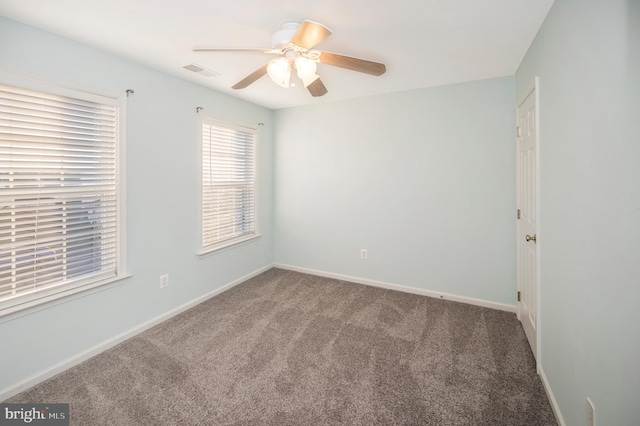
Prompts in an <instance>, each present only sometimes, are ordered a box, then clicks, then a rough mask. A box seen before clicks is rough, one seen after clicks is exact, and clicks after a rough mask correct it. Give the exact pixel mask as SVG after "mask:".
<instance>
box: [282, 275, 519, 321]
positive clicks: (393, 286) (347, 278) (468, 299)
mask: <svg viewBox="0 0 640 426" xmlns="http://www.w3.org/2000/svg"><path fill="white" fill-rule="evenodd" d="M273 266H274V267H276V268H280V269H287V270H290V271H297V272H302V273H305V274H310V275H317V276H320V277H326V278H335V279H337V280H342V281H349V282H353V283H357V284H364V285H369V286H372V287H381V288H386V289H389V290H397V291H402V292H405V293H413V294H419V295H421V296H429V297H435V298H437V299H444V300H451V301H454V302H461V303H467V304H469V305H476V306H482V307H483V308H491V309H497V310H500V311H507V312H514V313H515V312H516V305H507V304H506V303H497V302H490V301H488V300H483V299H474V298H472V297H465V296H458V295H456V294H449V293H440V292H437V291H432V290H424V289H421V288H417V287H411V286H407V285H402V284H392V283H387V282H383V281H376V280H370V279H368V278H360V277H354V276H351V275H342V274H335V273H333V272H325V271H318V270H316V269H309V268H301V267H298V266H292V265H284V264H282V263H275V264H274V265H273Z"/></svg>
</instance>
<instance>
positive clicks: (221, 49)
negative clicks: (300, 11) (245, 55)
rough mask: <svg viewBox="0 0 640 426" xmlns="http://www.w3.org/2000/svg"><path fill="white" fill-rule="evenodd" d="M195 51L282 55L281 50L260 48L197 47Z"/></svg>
mask: <svg viewBox="0 0 640 426" xmlns="http://www.w3.org/2000/svg"><path fill="white" fill-rule="evenodd" d="M193 51H194V52H258V53H275V54H278V55H282V51H281V50H276V49H258V48H255V49H254V48H247V49H236V48H233V47H196V48H194V49H193Z"/></svg>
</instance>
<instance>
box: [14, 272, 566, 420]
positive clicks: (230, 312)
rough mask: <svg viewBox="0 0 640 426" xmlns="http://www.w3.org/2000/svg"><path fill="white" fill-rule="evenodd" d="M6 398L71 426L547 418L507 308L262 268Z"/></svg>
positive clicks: (519, 329) (516, 325)
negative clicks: (56, 414) (64, 411)
mask: <svg viewBox="0 0 640 426" xmlns="http://www.w3.org/2000/svg"><path fill="white" fill-rule="evenodd" d="M6 402H30V403H36V402H47V403H53V402H69V403H70V417H71V424H73V425H118V426H126V425H136V426H137V425H318V424H325V425H334V424H348V425H492V426H495V425H510V426H511V425H527V426H532V425H555V424H556V422H555V419H554V416H553V413H552V411H551V407H550V405H549V402H548V400H547V397H546V395H545V392H544V389H543V387H542V383H541V381H540V379H539V377H538V376H537V375H536V373H535V362H534V359H533V356H532V354H531V351H530V349H529V346H528V344H527V341H526V339H525V336H524V332H523V330H522V327H521V326H520V323H519V322H518V320H517V319H516V317H515V315H514V314H510V313H506V312H501V311H496V310H492V309H486V308H480V307H476V306H471V305H466V304H462V303H455V302H449V301H444V300H439V299H434V298H429V297H424V296H417V295H413V294H407V293H401V292H396V291H391V290H384V289H378V288H372V287H367V286H363V285H358V284H353V283H347V282H344V281H338V280H332V279H326V278H320V277H315V276H311V275H306V274H301V273H297V272H291V271H284V270H280V269H271V270H269V271H267V272H265V273H263V274H261V275H259V276H257V277H255V278H253V279H251V280H249V281H247V282H245V283H243V284H241V285H239V286H236V287H234V288H233V289H231V290H229V291H227V292H225V293H222V294H221V295H219V296H217V297H214V298H212V299H209V300H208V301H206V302H204V303H202V304H200V305H198V306H196V307H194V308H192V309H190V310H189V311H186V312H184V313H182V314H180V315H178V316H176V317H174V318H171V319H170V320H168V321H166V322H164V323H162V324H160V325H158V326H156V327H154V328H152V329H150V330H148V331H146V332H144V333H141V334H139V335H137V336H135V337H134V338H131V339H129V340H127V341H125V342H123V343H121V344H120V345H118V346H116V347H114V348H112V349H110V350H108V351H105V352H103V353H101V354H100V355H98V356H96V357H94V358H92V359H90V360H88V361H86V362H84V363H82V364H80V365H78V366H76V367H74V368H72V369H70V370H67V371H65V372H63V373H61V374H59V375H57V376H55V377H53V378H51V379H49V380H47V381H45V382H43V383H41V384H39V385H37V386H35V387H33V388H31V389H29V390H27V391H25V392H23V393H21V394H18V395H16V396H14V397H13V398H11V399H10V400H8V401H6Z"/></svg>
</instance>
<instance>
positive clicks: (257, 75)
mask: <svg viewBox="0 0 640 426" xmlns="http://www.w3.org/2000/svg"><path fill="white" fill-rule="evenodd" d="M268 65H269V64H264V65H263V66H261V67H260V68H258V69H257V70H255V71H254V72H252V73H251V74H249V75H248V76H246V77H245V78H243V79H242V80H240V81H239V82H237V83H236V84H235V85H234V86H233V87H232V88H233V89H244V88H245V87H247V86H248V85H250V84H251V83H253V82H254V81H256V80H257V79H259V78H260V77H262V76H263V75H265V74H266V73H267V66H268Z"/></svg>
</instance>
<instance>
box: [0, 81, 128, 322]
mask: <svg viewBox="0 0 640 426" xmlns="http://www.w3.org/2000/svg"><path fill="white" fill-rule="evenodd" d="M73 96H78V97H69V96H66V95H58V94H52V93H43V92H38V91H35V90H29V89H23V88H18V87H13V86H8V85H0V314H6V313H10V312H14V311H16V310H19V309H22V308H25V307H28V306H32V305H33V304H34V301H35V302H36V303H35V304H37V303H41V302H43V301H47V300H51V299H53V298H58V297H61V296H63V295H68V294H70V293H74V292H77V291H80V290H84V289H86V288H89V287H95V286H96V285H99V284H101V283H104V282H108V281H109V280H110V279H111V280H113V278H114V277H116V276H117V274H118V268H119V266H120V265H119V250H118V243H119V241H118V237H119V232H120V229H119V226H118V224H119V214H118V207H119V197H118V184H119V179H118V154H119V153H118V122H119V120H118V117H119V116H118V114H119V108H118V103H117V100H115V99H110V98H103V97H98V96H95V95H89V94H79V93H76V92H73Z"/></svg>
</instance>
